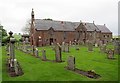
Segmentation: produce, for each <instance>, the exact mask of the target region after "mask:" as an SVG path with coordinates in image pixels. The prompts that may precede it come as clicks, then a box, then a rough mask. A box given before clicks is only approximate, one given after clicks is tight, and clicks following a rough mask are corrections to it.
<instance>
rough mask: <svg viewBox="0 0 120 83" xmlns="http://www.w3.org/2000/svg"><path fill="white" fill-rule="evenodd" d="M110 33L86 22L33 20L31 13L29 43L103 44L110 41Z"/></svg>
mask: <svg viewBox="0 0 120 83" xmlns="http://www.w3.org/2000/svg"><path fill="white" fill-rule="evenodd" d="M111 39H112V32H111V31H110V30H109V29H108V28H107V27H106V25H105V24H104V25H96V24H95V23H94V21H93V23H87V22H82V21H80V22H69V21H55V20H52V19H35V16H34V11H33V9H32V12H31V28H30V43H31V45H35V46H45V45H51V44H53V43H60V44H62V42H65V43H72V42H79V43H84V44H85V43H86V42H87V41H92V42H93V44H95V43H98V42H99V41H102V43H103V44H106V43H107V42H109V41H111Z"/></svg>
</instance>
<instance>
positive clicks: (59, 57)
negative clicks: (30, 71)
mask: <svg viewBox="0 0 120 83" xmlns="http://www.w3.org/2000/svg"><path fill="white" fill-rule="evenodd" d="M55 59H56V62H61V61H62V54H61V46H60V45H59V44H57V45H56V46H55Z"/></svg>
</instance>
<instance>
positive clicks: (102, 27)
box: [96, 25, 112, 33]
mask: <svg viewBox="0 0 120 83" xmlns="http://www.w3.org/2000/svg"><path fill="white" fill-rule="evenodd" d="M96 26H97V27H98V29H99V30H100V31H101V32H102V33H112V32H111V31H110V30H109V29H108V28H107V27H106V26H105V25H96Z"/></svg>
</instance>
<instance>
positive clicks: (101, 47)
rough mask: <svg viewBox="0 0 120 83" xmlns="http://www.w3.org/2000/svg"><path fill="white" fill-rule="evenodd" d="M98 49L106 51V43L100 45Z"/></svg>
mask: <svg viewBox="0 0 120 83" xmlns="http://www.w3.org/2000/svg"><path fill="white" fill-rule="evenodd" d="M100 51H101V52H103V53H106V44H103V45H102V46H100Z"/></svg>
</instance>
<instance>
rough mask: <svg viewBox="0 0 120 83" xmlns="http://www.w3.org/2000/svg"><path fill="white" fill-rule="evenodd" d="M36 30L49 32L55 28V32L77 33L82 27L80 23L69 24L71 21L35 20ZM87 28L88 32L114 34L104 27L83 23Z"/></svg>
mask: <svg viewBox="0 0 120 83" xmlns="http://www.w3.org/2000/svg"><path fill="white" fill-rule="evenodd" d="M34 23H35V28H36V29H37V30H49V29H50V28H53V29H54V30H55V31H75V28H77V27H78V26H79V25H80V22H69V21H55V20H44V19H35V22H34ZM82 23H83V25H84V26H85V27H86V29H87V31H95V30H96V31H101V32H103V33H112V32H111V31H110V30H109V29H108V28H107V27H106V26H104V25H95V24H94V23H87V22H82Z"/></svg>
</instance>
